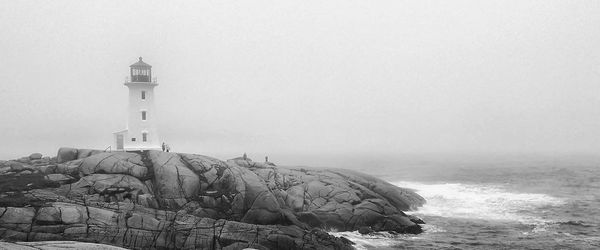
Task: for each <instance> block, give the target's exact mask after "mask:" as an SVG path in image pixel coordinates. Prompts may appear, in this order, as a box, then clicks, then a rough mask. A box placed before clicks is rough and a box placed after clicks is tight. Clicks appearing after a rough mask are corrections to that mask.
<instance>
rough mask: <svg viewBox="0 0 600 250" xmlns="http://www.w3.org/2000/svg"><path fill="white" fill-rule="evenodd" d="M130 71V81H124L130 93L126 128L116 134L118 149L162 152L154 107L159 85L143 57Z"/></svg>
mask: <svg viewBox="0 0 600 250" xmlns="http://www.w3.org/2000/svg"><path fill="white" fill-rule="evenodd" d="M129 68H130V70H129V72H130V77H128V79H127V80H126V81H125V86H127V88H128V89H129V105H128V108H127V128H126V129H125V130H122V131H119V132H116V133H114V137H115V144H116V145H115V146H116V147H115V148H116V149H117V150H122V151H138V150H151V149H154V150H160V149H161V144H160V140H159V137H158V129H157V128H156V123H157V118H156V108H155V105H154V87H156V86H158V83H157V81H156V79H153V78H152V66H150V64H147V63H145V62H144V61H142V58H141V57H140V58H139V61H137V62H136V63H134V64H132V65H131V66H129Z"/></svg>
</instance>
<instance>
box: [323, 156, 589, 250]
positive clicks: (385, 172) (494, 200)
mask: <svg viewBox="0 0 600 250" xmlns="http://www.w3.org/2000/svg"><path fill="white" fill-rule="evenodd" d="M369 162H370V165H369ZM362 163H364V164H354V165H353V164H346V165H345V167H346V168H352V169H355V170H359V171H363V172H366V173H369V174H372V175H375V176H377V177H380V178H382V179H385V180H387V181H389V182H391V183H393V184H394V185H397V186H400V187H407V188H411V189H414V190H415V191H416V192H417V193H418V194H420V195H421V196H423V197H424V198H425V199H426V200H427V204H425V205H424V206H423V207H421V208H419V209H418V210H417V211H411V212H408V213H409V214H413V215H416V216H418V217H421V218H422V219H423V220H424V221H425V222H426V223H427V224H425V225H424V233H422V234H419V235H392V234H389V233H376V234H372V235H360V234H359V233H358V232H336V233H334V234H335V235H337V236H344V237H346V238H348V239H350V240H352V241H354V242H355V243H356V247H357V248H358V249H600V158H599V157H597V156H577V155H571V156H567V155H560V156H557V155H529V156H527V155H512V156H510V155H504V156H465V157H431V158H427V157H425V156H422V157H413V158H411V157H404V158H400V159H384V160H381V159H379V160H378V159H371V160H370V161H369V160H365V161H363V162H362Z"/></svg>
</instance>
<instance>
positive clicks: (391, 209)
mask: <svg viewBox="0 0 600 250" xmlns="http://www.w3.org/2000/svg"><path fill="white" fill-rule="evenodd" d="M424 202H425V200H424V199H423V198H422V197H420V196H419V195H417V194H416V193H414V192H412V191H411V190H407V189H402V188H398V187H396V186H393V185H391V184H389V183H387V182H385V181H383V180H380V179H377V178H375V177H372V176H369V175H366V174H362V173H359V172H355V171H350V170H344V169H313V168H293V167H278V166H274V164H269V163H256V162H252V161H251V160H249V159H246V160H244V159H240V158H236V159H232V160H228V161H221V160H218V159H215V158H212V157H208V156H203V155H196V154H180V153H166V152H161V151H144V152H112V153H111V152H103V151H99V150H88V149H74V148H61V149H60V150H59V151H58V155H57V157H55V158H49V157H42V155H41V154H32V155H31V156H29V157H23V158H21V159H18V160H11V161H0V239H2V240H5V241H12V242H15V243H3V244H21V245H20V246H22V247H23V249H28V248H26V247H32V248H36V247H37V245H28V244H31V243H32V242H36V244H37V243H39V244H42V243H41V242H55V241H58V242H62V241H79V242H92V243H101V244H108V245H113V246H118V247H124V248H129V249H244V248H255V249H351V248H352V242H350V241H349V240H347V239H345V238H343V237H342V238H338V237H334V236H331V235H329V234H328V233H327V232H326V231H327V230H337V231H355V230H359V229H361V230H363V231H392V232H395V233H420V232H421V227H420V226H419V225H418V224H416V223H420V222H419V221H416V219H415V218H412V217H409V216H407V215H406V214H405V213H404V212H403V211H407V210H411V209H414V208H416V207H418V206H421V205H422V204H423V203H424ZM367 229H368V230H367ZM22 242H28V243H27V244H22ZM44 244H59V243H44ZM60 244H62V243H60ZM82 244H83V243H82ZM1 247H3V245H0V248H1ZM38 249H40V248H39V247H38Z"/></svg>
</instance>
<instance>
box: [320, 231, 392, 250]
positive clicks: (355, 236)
mask: <svg viewBox="0 0 600 250" xmlns="http://www.w3.org/2000/svg"><path fill="white" fill-rule="evenodd" d="M330 234H332V235H335V236H337V237H342V236H343V237H345V238H347V239H349V240H351V241H352V242H354V244H355V245H354V248H356V249H357V250H364V249H372V248H388V247H390V246H392V245H394V243H397V242H399V238H398V237H397V236H395V235H391V234H388V233H384V232H382V233H377V234H360V233H359V232H358V231H354V232H330Z"/></svg>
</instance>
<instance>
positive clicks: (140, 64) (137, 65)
mask: <svg viewBox="0 0 600 250" xmlns="http://www.w3.org/2000/svg"><path fill="white" fill-rule="evenodd" d="M129 67H131V68H152V66H150V64H147V63H145V62H144V61H142V57H141V56H140V60H139V61H137V62H136V63H134V64H132V65H131V66H129Z"/></svg>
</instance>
